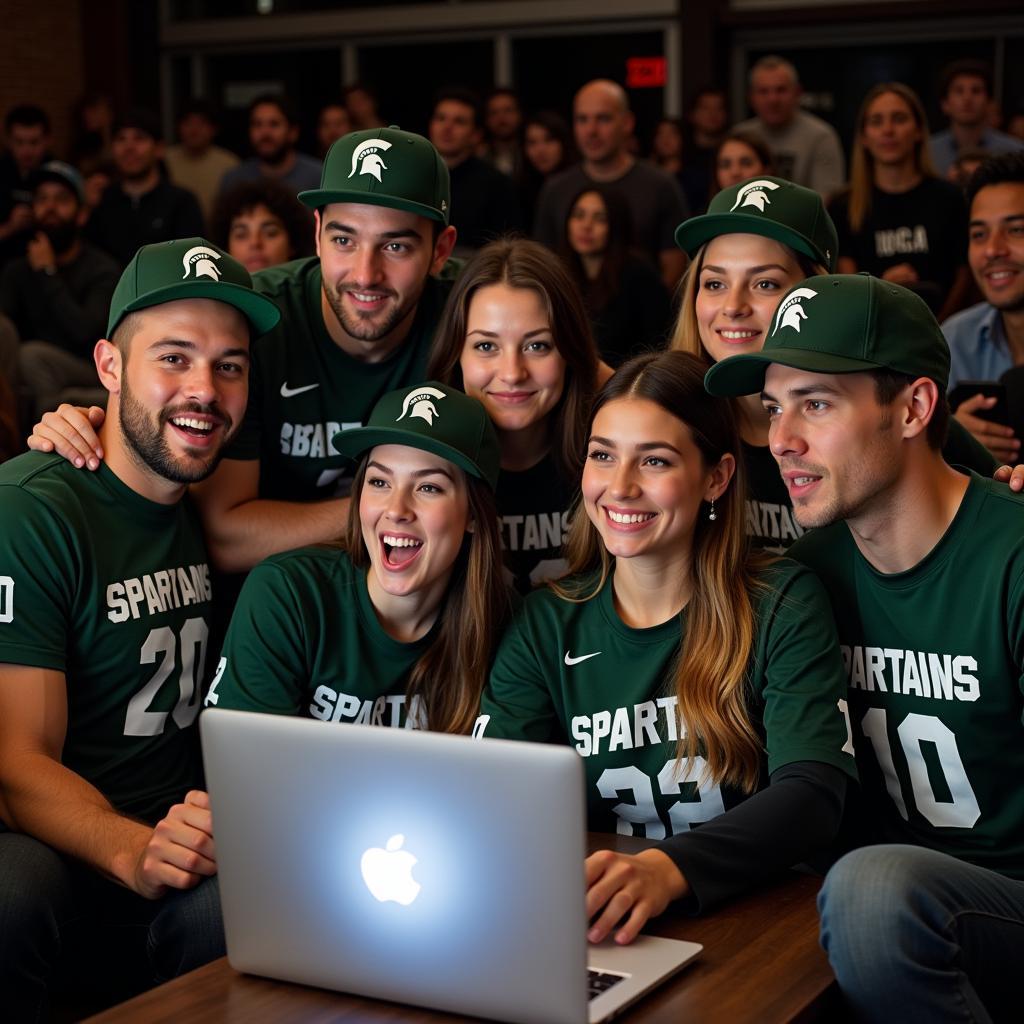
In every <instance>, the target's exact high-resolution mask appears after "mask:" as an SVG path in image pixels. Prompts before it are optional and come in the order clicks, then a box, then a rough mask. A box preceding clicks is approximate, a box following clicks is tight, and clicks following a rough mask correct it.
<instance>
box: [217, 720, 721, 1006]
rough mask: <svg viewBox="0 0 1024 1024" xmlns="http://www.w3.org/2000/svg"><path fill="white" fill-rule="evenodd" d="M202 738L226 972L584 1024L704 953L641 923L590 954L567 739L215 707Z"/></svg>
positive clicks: (576, 765)
mask: <svg viewBox="0 0 1024 1024" xmlns="http://www.w3.org/2000/svg"><path fill="white" fill-rule="evenodd" d="M200 731H201V733H202V743H203V757H204V760H205V763H206V777H207V784H208V786H209V790H210V797H211V802H212V806H213V818H214V832H215V839H216V844H217V861H218V869H219V875H220V891H221V901H222V905H223V910H224V928H225V932H226V937H227V949H228V959H229V960H230V961H231V964H232V965H233V966H234V967H235V968H236V969H238V970H240V971H246V972H249V973H253V974H262V975H267V976H270V977H273V978H282V979H285V980H288V981H297V982H301V983H303V984H307V985H317V986H321V987H323V988H331V989H338V990H341V991H344V992H351V993H356V994H359V995H364V996H372V997H375V998H381V999H389V1000H396V1001H399V1002H405V1003H414V1004H417V1005H420V1006H429V1007H433V1008H436V1009H441V1010H447V1011H450V1012H456V1013H463V1014H470V1015H473V1016H478V1017H490V1018H493V1019H495V1020H505V1021H515V1022H516V1024H533V1022H544V1024H584V1022H586V1021H591V1022H596V1021H602V1020H606V1019H607V1018H608V1017H610V1016H612V1015H614V1014H615V1013H617V1012H619V1011H620V1010H622V1009H623V1008H624V1007H625V1006H627V1005H629V1004H630V1003H632V1002H633V1001H635V1000H636V999H639V998H640V996H642V995H643V994H644V993H645V992H647V991H648V990H649V989H650V988H651V987H653V986H654V985H656V984H657V983H658V982H659V981H661V980H662V979H663V978H665V977H667V976H668V975H669V974H671V973H673V972H674V971H677V970H679V969H680V968H681V967H682V966H683V965H684V964H686V963H688V962H689V961H690V960H692V959H693V958H694V957H695V956H696V955H697V954H698V953H699V952H700V950H701V947H700V946H699V945H697V944H696V943H691V942H677V941H675V940H671V939H659V938H655V937H653V936H641V937H640V938H639V939H637V941H636V942H634V943H632V944H631V945H630V946H626V947H618V946H615V945H613V944H610V943H609V944H606V945H605V944H603V945H601V946H596V947H595V946H590V947H589V948H588V944H587V942H586V934H585V933H586V924H587V922H586V910H585V906H584V879H583V860H584V856H585V832H584V830H585V811H584V797H583V786H584V782H583V765H582V762H581V761H580V758H579V756H578V755H577V754H576V752H575V751H573V750H572V749H570V748H568V747H557V746H546V745H537V744H528V743H514V742H511V741H504V740H473V739H468V738H466V737H461V736H442V735H438V734H435V733H427V732H416V731H411V730H405V729H384V728H373V727H369V726H359V725H342V724H338V725H334V726H330V727H327V726H324V724H323V723H322V722H315V721H312V720H309V719H298V718H285V717H280V716H276V715H259V714H251V713H247V712H242V711H225V710H221V711H218V710H216V709H214V710H210V711H205V712H204V713H203V714H202V716H201V718H200ZM588 961H589V964H588ZM588 966H589V968H590V969H591V972H588V970H587V968H588ZM595 971H596V972H598V973H597V974H596V975H595V974H593V973H592V972H595ZM588 974H590V979H589V980H588Z"/></svg>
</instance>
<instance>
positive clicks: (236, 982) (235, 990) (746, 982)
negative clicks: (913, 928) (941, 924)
mask: <svg viewBox="0 0 1024 1024" xmlns="http://www.w3.org/2000/svg"><path fill="white" fill-rule="evenodd" d="M647 845H649V844H648V843H646V842H645V841H644V840H630V839H624V838H621V837H614V836H597V835H593V836H591V847H592V849H596V848H599V847H608V846H612V847H614V848H616V849H620V850H623V851H626V852H632V851H634V850H636V849H640V848H643V847H644V846H647ZM820 886H821V879H820V878H818V877H816V876H810V875H797V874H792V875H789V876H787V877H786V878H784V879H781V880H780V881H779V882H777V883H775V884H772V885H770V886H768V887H766V888H763V889H761V890H759V891H758V892H756V893H754V894H753V895H751V896H749V897H746V898H744V899H740V900H736V901H734V902H732V903H729V904H727V905H726V906H724V907H721V908H719V909H718V910H716V911H714V912H713V913H711V914H708V915H707V916H705V917H700V918H689V917H684V916H682V915H677V914H672V913H668V914H664V915H662V917H660V918H658V919H657V920H656V921H654V922H652V923H651V924H650V925H648V927H647V929H645V930H646V931H649V932H650V933H651V934H654V935H664V936H667V937H669V938H678V939H689V940H691V941H693V942H700V943H703V945H704V952H703V953H702V954H701V955H700V957H699V958H698V959H697V960H696V961H695V962H694V963H693V964H691V965H690V966H689V967H686V968H685V969H684V970H683V971H682V972H681V973H680V974H679V975H677V976H676V977H675V978H673V979H671V980H670V981H668V982H666V983H665V984H664V985H662V986H661V987H660V988H658V989H657V990H655V991H654V992H653V993H651V994H649V995H647V996H646V997H645V998H644V999H642V1000H641V1001H640V1002H639V1003H637V1004H636V1005H635V1006H634V1007H632V1008H631V1009H630V1010H629V1011H627V1013H626V1015H625V1017H624V1018H622V1019H624V1020H625V1021H627V1022H635V1024H640V1022H643V1024H683V1022H693V1024H704V1022H712V1024H713V1022H716V1021H721V1022H727V1024H743V1022H748V1021H749V1022H751V1024H753V1022H757V1024H769V1022H775V1021H779V1022H782V1021H797V1022H801V1024H803V1022H805V1021H813V1020H816V1019H819V1018H820V1019H823V1020H833V1019H835V1017H836V1016H837V1010H836V1006H835V995H836V989H835V983H834V979H833V976H832V972H831V970H830V969H829V966H828V962H827V960H826V959H825V955H824V953H823V952H822V951H821V949H820V948H819V946H818V915H817V911H816V909H815V905H814V899H815V896H816V894H817V892H818V889H819V888H820ZM464 1020H467V1018H464V1017H454V1016H451V1015H446V1014H441V1013H436V1012H434V1011H430V1010H421V1009H416V1008H415V1007H408V1006H402V1005H399V1004H396V1003H385V1002H378V1001H375V1000H370V999H361V998H358V997H355V996H346V995H341V994H339V993H337V992H327V991H323V990H321V989H314V988H307V987H305V986H301V985H290V984H286V983H284V982H280V981H272V980H269V979H266V978H257V977H253V976H250V975H245V974H239V973H238V972H237V971H235V970H234V969H233V968H232V967H231V965H230V964H229V963H228V962H227V960H226V959H222V960H217V961H215V962H214V963H212V964H207V965H206V966H205V967H201V968H199V970H196V971H192V972H191V973H190V974H186V975H184V976H182V977H180V978H177V979H175V980H174V981H171V982H168V983H167V984H166V985H161V986H160V987H159V988H156V989H153V990H151V991H149V992H146V993H144V994H143V995H141V996H138V997H136V998H135V999H132V1000H129V1001H128V1002H126V1003H122V1004H121V1005H120V1006H117V1007H114V1008H113V1009H111V1010H108V1011H106V1012H105V1013H101V1014H99V1015H98V1016H96V1017H92V1018H90V1022H91V1024H129V1022H130V1024H138V1022H140V1021H145V1022H146V1024H159V1022H168V1024H171V1022H174V1024H178V1022H180V1021H188V1022H189V1024H202V1022H208V1021H209V1022H213V1021H217V1022H224V1024H263V1022H266V1024H277V1022H279V1021H288V1022H289V1024H322V1022H324V1024H325V1022H327V1021H334V1022H337V1021H344V1022H346V1024H382V1022H385V1021H387V1022H392V1024H394V1022H402V1024H438V1022H440V1021H464Z"/></svg>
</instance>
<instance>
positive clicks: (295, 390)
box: [281, 381, 320, 398]
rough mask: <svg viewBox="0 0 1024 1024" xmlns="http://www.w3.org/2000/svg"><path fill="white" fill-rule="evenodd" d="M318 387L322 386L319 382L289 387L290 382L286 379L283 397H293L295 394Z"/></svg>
mask: <svg viewBox="0 0 1024 1024" xmlns="http://www.w3.org/2000/svg"><path fill="white" fill-rule="evenodd" d="M318 387H320V385H319V384H307V385H306V386H305V387H303V388H290V387H288V382H287V381H285V383H284V384H282V385H281V397H282V398H292V397H293V396H295V395H301V394H302V392H303V391H312V390H313V388H318Z"/></svg>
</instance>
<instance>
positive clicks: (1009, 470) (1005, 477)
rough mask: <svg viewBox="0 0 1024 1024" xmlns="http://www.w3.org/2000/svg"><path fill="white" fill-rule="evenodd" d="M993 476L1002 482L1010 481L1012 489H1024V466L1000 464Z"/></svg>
mask: <svg viewBox="0 0 1024 1024" xmlns="http://www.w3.org/2000/svg"><path fill="white" fill-rule="evenodd" d="M992 478H993V479H994V480H998V481H999V482H1000V483H1002V484H1005V483H1008V484H1009V485H1010V490H1011V491H1020V490H1024V466H1020V465H1018V466H1000V467H999V468H998V469H997V470H996V471H995V472H994V473H993V474H992Z"/></svg>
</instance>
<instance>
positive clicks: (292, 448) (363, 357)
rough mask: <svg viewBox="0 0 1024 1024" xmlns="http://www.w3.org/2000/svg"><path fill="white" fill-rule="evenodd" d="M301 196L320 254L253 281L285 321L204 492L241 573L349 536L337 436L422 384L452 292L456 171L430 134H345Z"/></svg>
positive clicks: (217, 544) (266, 344)
mask: <svg viewBox="0 0 1024 1024" xmlns="http://www.w3.org/2000/svg"><path fill="white" fill-rule="evenodd" d="M299 199H300V200H302V202H303V203H305V204H306V205H307V206H309V207H311V208H313V209H314V210H315V211H316V213H315V222H316V247H317V256H316V257H311V258H309V259H307V260H300V261H296V262H293V263H288V264H284V265H283V266H280V267H273V268H270V269H268V270H265V271H261V272H260V273H259V274H257V275H256V278H255V281H254V283H255V287H256V289H257V290H258V291H260V292H262V293H263V294H264V295H267V296H269V297H270V298H272V299H273V300H274V301H275V302H276V303H277V305H278V306H279V308H280V309H281V313H282V319H281V325H280V327H279V328H278V329H277V330H275V331H272V332H271V333H270V334H268V335H267V336H266V337H265V338H263V339H262V340H261V341H259V342H257V343H256V344H255V345H254V347H253V373H252V378H251V381H250V392H249V412H248V414H247V415H246V419H245V423H244V424H243V427H242V429H241V431H240V432H239V437H238V439H237V441H236V442H235V444H234V445H232V448H231V450H230V452H228V457H227V458H226V460H225V462H224V463H223V465H222V466H221V468H220V469H219V470H218V471H217V473H216V474H215V475H214V476H213V477H212V478H211V479H210V481H209V483H208V484H207V485H206V486H205V487H204V488H203V489H202V493H201V494H200V496H199V497H200V501H201V502H202V505H203V521H204V524H205V525H206V528H207V531H208V539H209V542H210V546H211V550H212V554H213V556H214V559H215V560H216V561H217V562H218V564H220V565H221V566H222V567H223V568H225V569H227V570H231V571H242V570H246V569H250V568H252V566H253V565H255V564H256V563H257V562H259V561H260V560H261V559H263V558H265V557H266V556H267V555H270V554H273V553H275V552H278V551H283V550H288V549H291V548H295V547H299V546H302V545H304V544H312V543H317V542H320V541H323V540H328V539H333V538H335V537H337V536H338V535H339V534H340V532H341V528H342V524H343V521H344V514H343V509H342V505H341V501H340V500H339V499H338V498H335V497H334V495H335V494H336V493H337V491H338V485H339V480H340V479H341V478H342V477H343V475H344V474H345V473H346V469H345V463H344V461H343V460H342V458H341V456H340V455H339V454H338V452H337V450H336V448H335V447H334V444H333V441H332V438H333V436H334V434H335V433H337V432H338V430H339V429H341V430H347V429H351V428H352V427H358V426H359V425H360V424H361V423H363V422H365V420H366V418H367V416H368V415H369V413H370V410H371V409H372V408H373V406H374V403H375V402H376V401H377V399H378V398H380V397H381V395H383V394H384V393H385V392H387V391H390V390H392V389H394V388H397V387H401V386H403V385H406V384H415V383H417V382H418V381H421V380H422V379H423V378H424V377H425V376H426V361H427V352H428V350H429V348H430V342H431V340H432V338H433V334H434V328H435V327H436V325H437V322H438V320H439V319H440V316H441V310H442V308H443V306H444V302H445V299H446V298H447V297H448V292H449V290H450V287H451V282H450V281H442V280H440V279H438V278H437V277H436V276H435V275H436V274H438V273H439V272H440V270H441V268H442V267H443V266H444V264H445V262H446V261H447V259H448V257H449V255H450V254H451V251H452V248H453V247H454V244H455V228H453V227H450V226H449V224H448V218H449V213H450V210H449V207H450V198H449V184H448V169H447V168H446V167H445V165H444V162H443V161H442V160H441V158H440V156H439V155H438V153H437V151H436V150H435V149H434V147H433V146H432V145H431V144H430V143H429V142H428V141H427V140H426V139H425V138H423V137H422V136H419V135H414V134H412V133H411V132H403V131H400V130H399V129H397V128H379V129H373V130H370V131H362V132H353V133H351V134H350V135H346V136H344V137H343V138H341V139H339V140H338V141H337V142H336V143H335V144H334V145H333V146H332V147H331V149H330V151H329V152H328V154H327V159H326V160H325V162H324V171H323V181H322V184H321V187H320V188H319V189H317V190H314V191H311V192H302V193H300V195H299ZM298 502H305V503H306V504H305V505H303V506H300V505H298V504H297V503H298Z"/></svg>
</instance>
